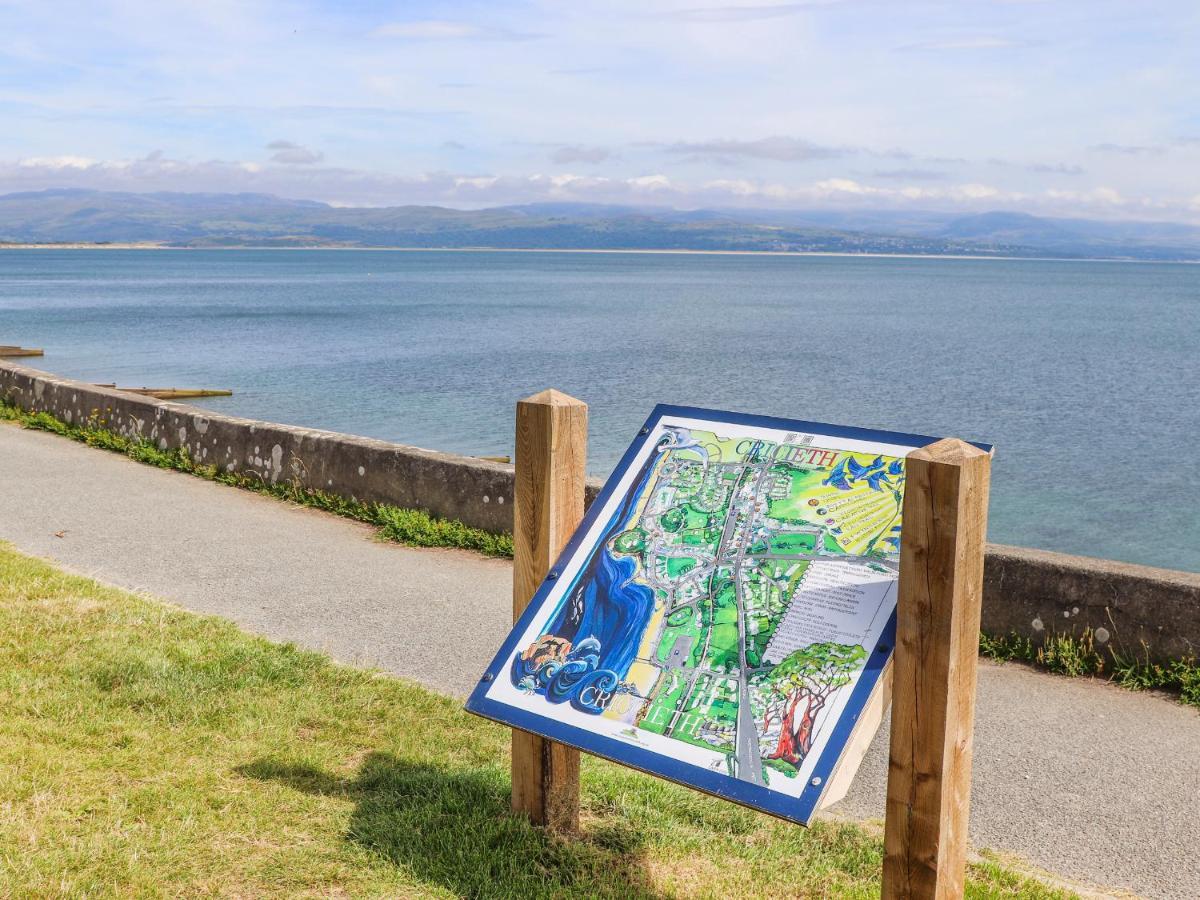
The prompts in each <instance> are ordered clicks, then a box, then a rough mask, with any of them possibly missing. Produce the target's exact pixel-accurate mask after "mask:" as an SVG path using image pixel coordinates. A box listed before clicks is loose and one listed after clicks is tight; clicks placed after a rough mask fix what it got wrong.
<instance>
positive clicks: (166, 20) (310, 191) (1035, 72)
mask: <svg viewBox="0 0 1200 900" xmlns="http://www.w3.org/2000/svg"><path fill="white" fill-rule="evenodd" d="M1197 47H1200V4H1198V3H1196V2H1194V0H1188V2H1155V0H1143V2H1132V0H1131V2H1108V0H1092V2H1058V0H1041V2H1037V0H1025V2H1020V0H1007V2H995V0H958V2H920V0H916V2H905V3H897V2H894V0H893V2H865V0H844V2H836V0H827V2H821V0H810V2H796V3H787V2H783V3H775V2H769V0H748V2H745V3H732V4H722V5H704V0H680V2H668V0H613V2H606V3H592V2H584V0H574V2H561V3H549V2H545V3H542V2H525V3H506V2H500V0H495V2H488V3H470V2H460V3H426V2H418V3H287V4H283V3H272V2H253V0H245V2H224V0H208V2H203V3H185V2H157V3H148V2H134V0H125V2H105V0H92V2H83V3H70V2H49V0H40V2H25V0H0V122H2V123H3V127H2V128H0V192H8V191H16V190H36V189H40V188H44V187H67V186H78V187H95V188H103V189H110V190H134V191H151V190H186V191H266V192H271V193H277V194H280V195H283V196H289V197H303V198H312V199H318V200H324V201H327V202H331V203H338V204H347V205H372V206H377V205H393V204H403V203H437V204H444V205H451V206H460V207H478V206H486V205H493V204H500V203H520V202H530V201H540V200H580V201H594V202H606V203H636V204H656V205H669V206H675V207H685V208H692V207H700V206H710V207H711V206H720V207H726V206H741V207H778V208H912V209H937V210H946V209H950V210H960V209H961V210H962V211H964V212H970V211H978V210H984V209H1021V210H1025V211H1029V212H1034V213H1039V214H1046V215H1083V216H1090V217H1100V218H1140V219H1162V220H1174V221H1188V222H1200V52H1198V51H1197Z"/></svg>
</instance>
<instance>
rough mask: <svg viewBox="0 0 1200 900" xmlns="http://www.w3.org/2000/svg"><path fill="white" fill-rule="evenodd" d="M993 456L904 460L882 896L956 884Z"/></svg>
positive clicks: (960, 451) (977, 453) (942, 444)
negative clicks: (902, 528)
mask: <svg viewBox="0 0 1200 900" xmlns="http://www.w3.org/2000/svg"><path fill="white" fill-rule="evenodd" d="M990 471H991V456H990V455H989V454H988V453H986V452H985V451H983V450H980V449H979V448H977V447H973V446H971V445H970V444H966V443H964V442H962V441H959V440H953V439H949V440H942V441H938V442H936V443H934V444H930V445H929V446H928V447H922V448H921V449H920V450H915V451H913V452H912V453H910V454H909V455H908V459H907V462H906V474H905V487H904V511H903V524H904V532H903V536H902V538H901V540H900V587H899V590H900V593H899V598H898V609H897V618H896V653H895V660H894V679H895V682H894V688H893V693H892V742H891V753H890V757H889V760H888V787H887V819H886V823H885V826H884V862H883V897H884V898H888V900H890V898H901V897H902V898H927V897H936V898H951V897H954V898H957V897H962V895H963V881H964V878H965V876H966V854H967V821H968V818H969V810H970V800H971V749H972V737H973V732H974V726H975V676H976V664H977V661H978V654H979V612H980V602H981V599H982V595H983V548H984V540H985V536H986V533H987V501H988V480H989V475H990Z"/></svg>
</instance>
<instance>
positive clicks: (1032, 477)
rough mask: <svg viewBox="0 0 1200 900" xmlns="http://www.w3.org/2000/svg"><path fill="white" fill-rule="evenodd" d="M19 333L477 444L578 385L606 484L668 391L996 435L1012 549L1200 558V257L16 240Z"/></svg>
mask: <svg viewBox="0 0 1200 900" xmlns="http://www.w3.org/2000/svg"><path fill="white" fill-rule="evenodd" d="M0 343H20V344H24V345H31V346H38V347H45V348H46V357H45V359H44V360H32V361H31V362H33V363H34V364H35V365H37V366H39V367H42V368H45V369H48V370H50V371H53V372H57V373H61V374H63V375H68V376H72V377H77V378H83V379H87V380H91V381H102V382H110V381H116V382H118V383H121V384H127V385H136V386H141V385H151V386H202V387H222V388H225V387H228V388H232V389H233V390H234V391H235V394H234V396H233V397H230V398H223V399H213V400H210V401H204V402H203V405H205V406H209V407H211V408H212V409H214V410H221V411H224V412H229V413H233V414H237V415H242V416H249V417H253V418H261V419H268V420H273V421H278V422H289V423H295V424H300V425H308V426H315V427H321V428H328V429H333V430H336V431H345V432H352V433H356V434H364V435H370V436H373V437H378V438H385V439H388V440H395V441H400V442H403V443H408V444H416V445H418V446H422V447H429V448H433V449H440V450H452V451H458V452H461V453H467V454H476V455H485V454H486V455H496V454H507V453H510V452H511V450H512V428H513V423H512V416H513V404H514V402H515V401H516V400H517V399H518V398H520V397H523V396H526V395H528V394H531V393H534V392H535V391H538V390H541V389H542V388H545V387H549V386H553V387H556V388H559V389H561V390H564V391H566V392H568V393H570V394H574V395H575V396H577V397H579V398H581V399H583V400H586V401H587V402H588V403H589V404H590V406H591V447H590V450H591V456H590V469H591V470H592V472H593V473H595V474H598V475H605V474H607V473H608V471H609V469H610V467H611V466H612V465H613V464H614V463H615V462H616V460H617V459H618V458H619V456H620V454H621V451H622V450H623V449H624V447H625V445H626V444H627V443H628V442H629V441H630V440H631V439H632V438H633V436H634V434H635V432H636V430H637V428H638V427H639V426H640V424H641V422H642V421H643V419H644V418H645V416H646V414H647V413H648V412H649V411H650V409H651V407H653V406H654V404H655V403H657V402H669V403H678V404H684V405H692V406H712V407H717V408H727V409H734V410H739V411H745V412H754V413H763V414H770V415H778V416H792V417H797V418H803V419H810V420H814V421H818V422H822V421H823V422H835V423H842V424H852V425H860V426H868V427H881V428H890V429H896V430H901V431H910V432H917V433H923V434H933V435H955V436H959V437H964V438H971V439H976V440H985V441H990V442H992V443H994V444H995V445H996V460H995V464H994V468H993V488H992V506H991V527H990V537H991V539H992V540H995V541H1001V542H1004V543H1011V544H1021V545H1025V546H1031V547H1042V548H1046V549H1050V550H1060V551H1065V552H1070V553H1081V554H1086V555H1090V556H1102V557H1109V558H1113V559H1121V560H1129V561H1132V562H1140V563H1146V564H1149V565H1156V566H1166V567H1170V568H1178V569H1189V570H1192V571H1200V487H1198V484H1200V478H1198V474H1197V469H1198V466H1200V457H1198V454H1197V442H1198V440H1200V267H1195V266H1181V265H1148V264H1123V263H1067V262H1050V261H1037V262H1024V261H1021V262H1017V261H1005V260H946V259H867V258H845V257H837V258H835V257H767V256H762V257H749V256H701V255H651V254H632V253H631V254H577V253H470V252H449V253H442V252H372V251H249V250H246V251H211V252H209V251H120V250H110V251H87V250H81V251H70V250H62V251H59V250H35V251H20V250H8V251H0ZM0 479H2V473H0Z"/></svg>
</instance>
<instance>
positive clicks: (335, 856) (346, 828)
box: [0, 543, 1067, 898]
mask: <svg viewBox="0 0 1200 900" xmlns="http://www.w3.org/2000/svg"><path fill="white" fill-rule="evenodd" d="M464 665H468V666H470V665H475V663H474V662H473V661H471V662H468V661H464ZM508 790H509V782H508V732H507V730H506V729H504V728H501V727H499V726H496V725H492V724H489V723H486V722H483V721H481V720H479V719H476V718H473V717H471V716H468V715H467V714H465V713H464V712H462V711H461V709H460V706H459V703H458V702H456V701H454V700H450V699H446V698H444V697H440V696H438V695H435V694H432V693H430V692H428V691H426V690H423V689H421V688H419V687H416V686H414V685H412V684H408V683H405V682H402V681H399V680H397V679H394V678H391V677H388V676H384V675H380V674H378V673H373V672H368V671H362V670H358V669H353V668H349V667H346V666H341V665H338V664H335V663H333V662H331V661H330V660H329V659H328V658H326V657H324V656H321V655H319V654H316V653H311V652H307V651H303V650H299V649H297V648H296V647H294V646H290V645H281V644H274V643H271V642H269V641H266V640H262V639H259V638H255V637H251V636H249V635H247V634H245V633H243V632H241V631H239V630H238V629H237V628H235V627H234V626H233V625H232V624H230V623H227V622H225V621H223V620H219V619H215V618H208V617H201V616H196V615H192V614H190V613H187V612H183V611H180V610H178V609H175V608H173V607H169V606H167V605H165V604H162V603H159V602H156V601H152V600H147V599H143V598H140V597H135V596H132V595H130V594H127V593H124V592H122V591H118V590H115V589H112V588H107V587H103V586H101V585H98V584H96V583H95V582H92V581H89V580H87V579H84V578H78V577H75V576H70V575H66V574H64V573H62V572H60V571H59V570H57V569H55V568H53V567H52V566H50V565H48V564H46V563H43V562H41V561H38V560H34V559H30V558H28V557H25V556H22V555H20V554H17V553H15V552H13V551H12V549H11V548H9V547H7V546H6V545H4V544H2V543H0V895H2V896H5V897H54V896H71V897H78V896H87V897H107V896H120V897H137V896H188V897H192V896H222V897H225V896H228V897H261V896H279V897H297V896H321V897H330V896H333V897H342V896H353V897H360V896H387V897H442V896H472V897H507V896H511V897H520V898H529V897H566V896H578V897H620V898H625V897H637V896H642V897H658V896H711V897H738V896H764V897H767V896H769V897H793V896H802V897H803V896H837V897H841V896H846V897H871V896H877V895H878V891H879V882H878V877H879V870H880V864H881V863H880V859H881V856H880V854H881V849H880V839H879V837H878V835H877V834H874V833H871V832H868V831H867V830H864V829H860V828H859V827H857V826H852V825H845V824H833V823H822V824H818V825H817V826H816V827H814V828H811V829H803V828H798V827H795V826H792V825H788V824H785V823H782V822H778V821H776V820H773V819H770V818H768V817H766V816H762V815H759V814H757V813H752V812H749V811H747V810H744V809H740V808H738V807H734V806H732V805H729V804H726V803H722V802H719V801H716V800H713V799H710V798H707V797H704V796H701V795H699V794H696V793H693V792H691V791H688V790H685V789H683V788H679V787H675V786H672V785H669V784H666V783H664V782H661V781H658V780H656V779H652V778H649V777H646V776H642V775H638V774H636V773H633V772H630V771H627V770H624V769H622V768H620V767H618V766H614V765H611V764H608V763H604V762H601V761H599V760H595V759H590V758H589V759H586V760H585V763H584V768H583V804H584V834H583V835H582V837H581V838H580V839H578V840H570V841H565V840H557V839H553V838H549V837H547V836H545V835H544V834H543V833H541V832H539V831H538V830H537V829H534V828H532V827H531V826H529V825H527V824H525V823H524V822H522V821H520V820H519V819H517V818H514V817H512V816H511V815H509V813H508ZM970 878H971V884H970V888H969V890H968V895H969V896H974V897H1061V896H1067V895H1066V894H1063V893H1061V892H1059V891H1056V890H1052V889H1049V888H1046V887H1043V886H1042V885H1041V884H1039V883H1038V882H1035V881H1032V880H1029V879H1027V878H1026V877H1024V876H1020V875H1016V874H1013V873H1012V872H1010V871H1009V870H1007V869H1006V868H1004V867H1003V866H1002V865H1000V864H999V863H998V862H994V861H992V862H988V861H985V862H983V863H978V864H975V865H973V866H972V868H971V873H970Z"/></svg>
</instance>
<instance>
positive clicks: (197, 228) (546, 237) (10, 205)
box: [0, 190, 1200, 260]
mask: <svg viewBox="0 0 1200 900" xmlns="http://www.w3.org/2000/svg"><path fill="white" fill-rule="evenodd" d="M0 243H157V244H163V245H167V246H173V247H427V248H434V247H446V248H468V247H480V248H483V247H487V248H503V249H595V250H748V251H789V252H825V253H904V254H909V253H911V254H920V255H929V256H948V255H965V256H1029V257H1068V258H1089V259H1140V260H1200V227H1196V226H1191V225H1180V224H1172V223H1165V222H1129V221H1124V222H1108V221H1094V220H1088V219H1050V218H1042V217H1038V216H1032V215H1028V214H1025V213H1018V212H987V213H983V214H980V215H970V216H961V215H956V214H953V213H939V212H911V211H907V212H897V211H891V210H867V211H853V212H847V211H819V210H810V211H791V212H789V211H779V210H744V209H739V210H732V209H702V210H688V211H681V210H671V209H661V208H655V207H632V206H604V205H597V204H586V203H533V204H529V205H525V206H502V207H495V208H492V209H482V210H469V211H465V210H457V209H446V208H443V207H439V206H395V207H384V208H377V209H372V208H362V207H355V208H342V207H335V206H330V205H328V204H325V203H318V202H315V201H311V200H287V199H283V198H280V197H274V196H271V195H267V194H186V193H151V194H134V193H116V192H104V191H86V190H48V191H37V192H29V193H17V194H6V195H2V196H0Z"/></svg>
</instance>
